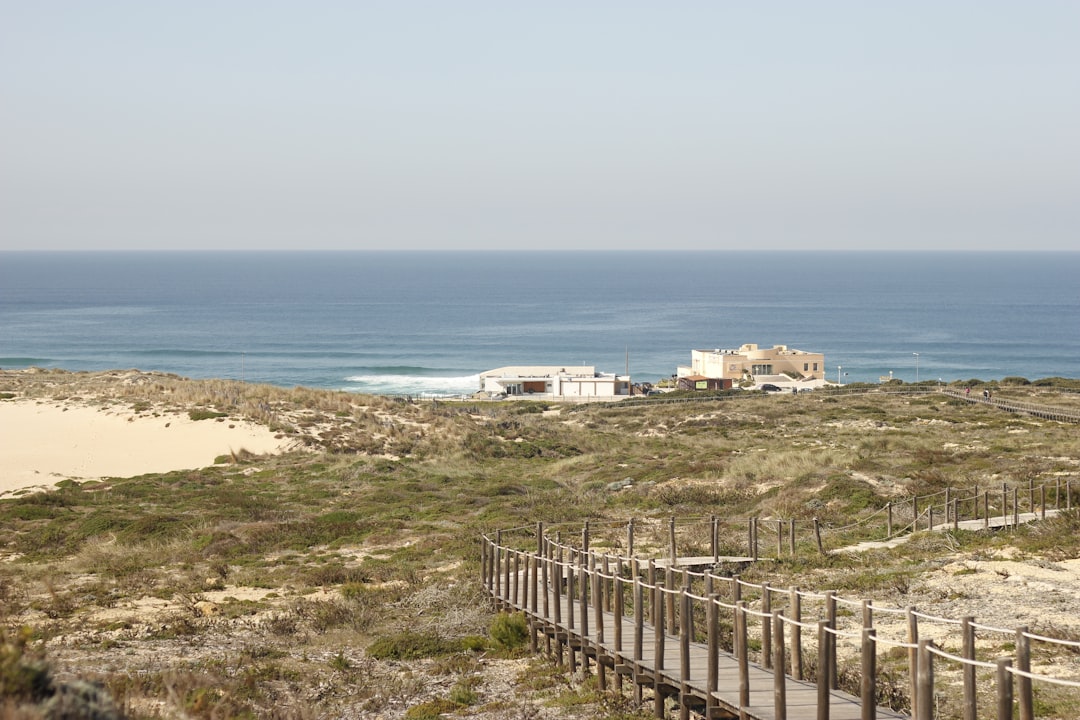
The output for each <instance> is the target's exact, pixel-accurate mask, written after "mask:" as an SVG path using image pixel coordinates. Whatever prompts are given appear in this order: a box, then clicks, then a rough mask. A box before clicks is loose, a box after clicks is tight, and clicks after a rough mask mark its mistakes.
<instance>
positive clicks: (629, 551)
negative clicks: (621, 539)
mask: <svg viewBox="0 0 1080 720" xmlns="http://www.w3.org/2000/svg"><path fill="white" fill-rule="evenodd" d="M626 555H627V557H634V518H630V522H628V523H627V524H626Z"/></svg>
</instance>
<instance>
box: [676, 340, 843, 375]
mask: <svg viewBox="0 0 1080 720" xmlns="http://www.w3.org/2000/svg"><path fill="white" fill-rule="evenodd" d="M676 374H677V376H678V377H680V378H681V377H689V376H692V375H698V376H703V377H706V378H719V379H724V380H731V381H732V382H734V383H736V384H737V383H739V382H741V381H743V380H750V381H753V382H755V383H757V384H760V383H764V382H772V381H773V379H775V378H777V376H783V377H784V378H785V379H790V380H796V381H800V382H805V381H811V380H824V379H825V356H824V355H823V354H821V353H813V352H806V351H805V350H791V349H789V348H788V346H787V345H774V346H773V347H771V348H759V347H758V346H757V345H753V344H748V345H742V346H741V347H740V348H739V349H738V350H720V349H716V350H691V351H690V365H689V366H685V365H680V366H679V368H678V372H677V373H676Z"/></svg>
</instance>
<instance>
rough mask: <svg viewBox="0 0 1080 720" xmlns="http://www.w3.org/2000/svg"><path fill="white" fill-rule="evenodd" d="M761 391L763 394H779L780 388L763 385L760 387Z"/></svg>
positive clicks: (768, 384)
mask: <svg viewBox="0 0 1080 720" xmlns="http://www.w3.org/2000/svg"><path fill="white" fill-rule="evenodd" d="M761 389H762V390H764V391H765V392H780V388H779V387H777V386H776V385H773V384H772V383H765V384H764V385H762V386H761Z"/></svg>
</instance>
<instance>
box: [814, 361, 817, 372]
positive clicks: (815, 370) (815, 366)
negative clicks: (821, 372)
mask: <svg viewBox="0 0 1080 720" xmlns="http://www.w3.org/2000/svg"><path fill="white" fill-rule="evenodd" d="M814 372H817V363H814Z"/></svg>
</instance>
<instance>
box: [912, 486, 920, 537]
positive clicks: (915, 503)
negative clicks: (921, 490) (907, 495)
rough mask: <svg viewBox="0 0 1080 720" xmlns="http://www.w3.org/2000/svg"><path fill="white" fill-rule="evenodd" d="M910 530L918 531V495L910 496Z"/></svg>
mask: <svg viewBox="0 0 1080 720" xmlns="http://www.w3.org/2000/svg"><path fill="white" fill-rule="evenodd" d="M911 518H912V520H911V530H912V532H919V496H918V495H912V496H911Z"/></svg>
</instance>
